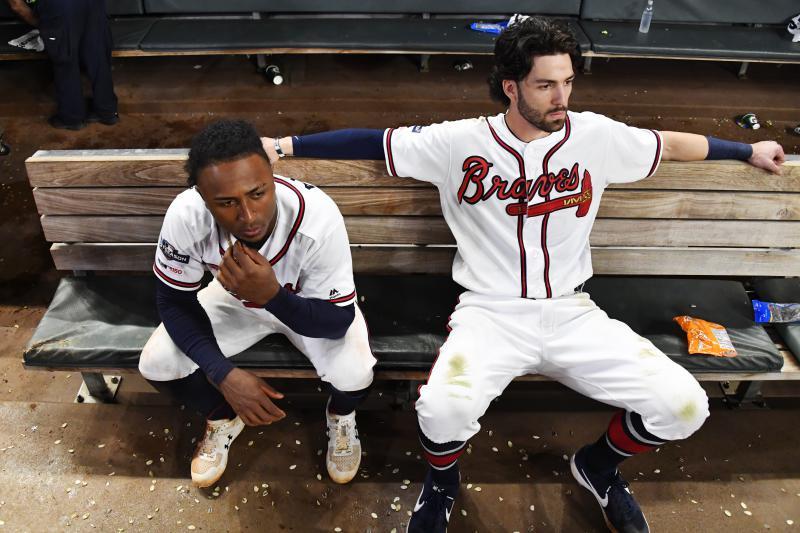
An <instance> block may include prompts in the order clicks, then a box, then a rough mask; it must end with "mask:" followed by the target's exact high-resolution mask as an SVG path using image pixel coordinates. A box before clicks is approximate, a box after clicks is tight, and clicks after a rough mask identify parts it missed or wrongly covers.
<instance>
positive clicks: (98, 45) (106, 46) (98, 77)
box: [80, 0, 119, 126]
mask: <svg viewBox="0 0 800 533" xmlns="http://www.w3.org/2000/svg"><path fill="white" fill-rule="evenodd" d="M80 1H82V2H85V3H86V4H87V6H88V7H87V9H86V11H85V13H84V17H85V20H84V23H85V25H84V31H83V35H82V37H81V42H80V57H81V62H82V63H83V65H84V67H85V68H86V74H87V76H88V77H89V80H90V81H91V83H92V112H91V113H89V115H88V117H87V120H88V121H89V122H100V123H102V124H106V125H109V126H110V125H113V124H116V123H117V122H118V120H119V119H118V117H117V95H116V94H114V82H113V80H112V75H111V51H112V49H113V47H114V44H113V39H112V36H111V27H110V26H109V22H108V15H107V13H106V4H105V0H80Z"/></svg>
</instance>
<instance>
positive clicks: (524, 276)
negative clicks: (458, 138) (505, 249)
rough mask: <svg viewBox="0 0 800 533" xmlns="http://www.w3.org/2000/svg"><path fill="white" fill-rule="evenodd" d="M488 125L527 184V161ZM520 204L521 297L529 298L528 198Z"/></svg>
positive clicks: (518, 217) (518, 231) (518, 224)
mask: <svg viewBox="0 0 800 533" xmlns="http://www.w3.org/2000/svg"><path fill="white" fill-rule="evenodd" d="M486 125H487V126H489V132H490V133H491V134H492V137H494V140H495V141H497V144H499V145H500V147H501V148H503V150H505V151H506V152H508V153H510V154H511V155H513V156H514V158H515V159H516V160H517V164H518V165H519V176H520V178H521V179H522V182H523V183H527V179H526V178H525V160H524V159H523V158H522V156H521V155H520V153H519V152H517V151H516V150H514V149H513V148H512V147H511V146H509V145H508V144H506V143H505V142H503V140H502V139H501V138H500V137H499V136H498V135H497V132H495V131H494V128H493V127H492V125H491V124H490V123H489V121H488V120H487V121H486ZM519 203H520V204H521V205H523V206H525V207H524V211H523V212H521V213H520V214H519V215H518V216H517V244H518V245H519V270H520V285H521V286H522V287H521V289H522V290H521V291H520V294H521V297H522V298H527V297H528V261H527V256H526V253H525V240H524V238H523V230H524V229H525V218H526V216H527V213H528V200H527V198H526V199H524V200H520V201H519Z"/></svg>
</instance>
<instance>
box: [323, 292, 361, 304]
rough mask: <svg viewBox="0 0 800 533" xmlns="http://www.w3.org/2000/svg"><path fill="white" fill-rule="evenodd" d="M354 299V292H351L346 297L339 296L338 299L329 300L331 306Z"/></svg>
mask: <svg viewBox="0 0 800 533" xmlns="http://www.w3.org/2000/svg"><path fill="white" fill-rule="evenodd" d="M355 297H356V291H353V292H351V293H350V294H348V295H347V296H341V297H339V298H334V299H333V300H329V301H330V302H331V303H332V304H340V303H342V302H346V301H347V300H352V299H353V298H355Z"/></svg>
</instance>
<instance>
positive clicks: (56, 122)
mask: <svg viewBox="0 0 800 533" xmlns="http://www.w3.org/2000/svg"><path fill="white" fill-rule="evenodd" d="M47 123H48V124H50V125H51V126H53V127H54V128H58V129H60V130H72V131H78V130H79V129H82V128H83V127H84V126H86V124H85V123H84V122H76V123H74V124H68V123H66V122H64V121H63V120H61V118H59V116H58V115H53V116H52V117H50V118H49V119H47Z"/></svg>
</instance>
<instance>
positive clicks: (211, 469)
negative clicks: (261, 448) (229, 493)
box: [192, 416, 244, 488]
mask: <svg viewBox="0 0 800 533" xmlns="http://www.w3.org/2000/svg"><path fill="white" fill-rule="evenodd" d="M243 429H244V422H242V419H241V418H239V417H238V416H237V417H236V418H234V419H232V420H207V421H206V434H205V435H204V436H203V439H202V440H201V441H200V442H199V443H197V448H195V450H194V455H193V456H192V483H193V484H194V486H196V487H200V488H205V487H210V486H211V485H213V484H214V483H216V482H217V481H218V480H219V478H221V477H222V474H223V473H224V472H225V467H226V466H227V465H228V451H229V449H230V446H231V444H232V443H233V440H234V439H235V438H236V437H238V436H239V433H241V432H242V430H243Z"/></svg>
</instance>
